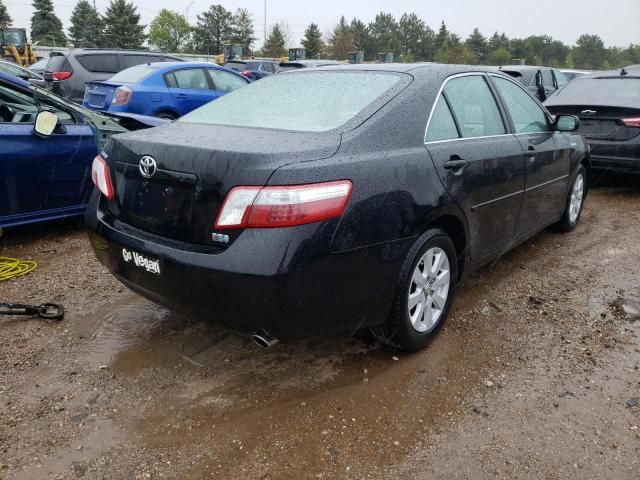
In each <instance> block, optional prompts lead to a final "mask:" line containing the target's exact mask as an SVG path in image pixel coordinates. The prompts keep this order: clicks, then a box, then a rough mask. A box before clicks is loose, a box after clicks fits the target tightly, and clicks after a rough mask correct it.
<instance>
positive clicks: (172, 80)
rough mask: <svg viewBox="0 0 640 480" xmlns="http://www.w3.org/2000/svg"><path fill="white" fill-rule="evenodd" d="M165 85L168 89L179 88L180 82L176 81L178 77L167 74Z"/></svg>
mask: <svg viewBox="0 0 640 480" xmlns="http://www.w3.org/2000/svg"><path fill="white" fill-rule="evenodd" d="M164 83H166V84H167V87H169V88H178V82H177V80H176V76H175V75H174V74H173V73H166V74H165V76H164Z"/></svg>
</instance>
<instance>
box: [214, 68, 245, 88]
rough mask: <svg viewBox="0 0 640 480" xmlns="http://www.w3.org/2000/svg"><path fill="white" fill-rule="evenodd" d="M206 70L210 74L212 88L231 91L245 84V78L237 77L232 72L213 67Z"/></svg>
mask: <svg viewBox="0 0 640 480" xmlns="http://www.w3.org/2000/svg"><path fill="white" fill-rule="evenodd" d="M208 70H209V75H211V78H212V79H213V84H214V86H215V87H214V88H215V89H216V90H222V91H223V92H231V91H232V90H235V89H236V88H240V87H244V86H245V85H246V84H247V82H246V81H245V80H243V79H242V78H238V77H237V76H236V75H234V74H233V73H229V72H225V71H223V70H217V69H215V68H209V69H208Z"/></svg>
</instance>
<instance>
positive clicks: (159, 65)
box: [129, 62, 224, 70]
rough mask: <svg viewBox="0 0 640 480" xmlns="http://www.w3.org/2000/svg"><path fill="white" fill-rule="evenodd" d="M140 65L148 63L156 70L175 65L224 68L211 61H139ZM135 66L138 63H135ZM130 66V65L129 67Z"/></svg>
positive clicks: (167, 68) (168, 68) (166, 68)
mask: <svg viewBox="0 0 640 480" xmlns="http://www.w3.org/2000/svg"><path fill="white" fill-rule="evenodd" d="M140 65H148V66H150V67H152V68H157V69H158V70H170V69H172V68H175V67H180V68H185V67H186V68H189V67H207V68H211V67H214V68H224V67H222V66H220V65H218V64H217V63H211V62H150V63H141V64H140ZM135 66H136V67H137V66H138V65H135ZM129 68H131V67H129Z"/></svg>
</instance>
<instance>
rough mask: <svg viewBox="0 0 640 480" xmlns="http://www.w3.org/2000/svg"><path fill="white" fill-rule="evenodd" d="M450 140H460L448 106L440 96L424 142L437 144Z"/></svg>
mask: <svg viewBox="0 0 640 480" xmlns="http://www.w3.org/2000/svg"><path fill="white" fill-rule="evenodd" d="M452 138H460V135H459V134H458V128H457V127H456V122H455V121H454V120H453V115H451V110H449V105H447V101H446V100H445V99H444V97H443V96H442V95H440V97H439V98H438V101H437V102H436V106H435V108H434V109H433V114H432V115H431V120H430V121H429V127H428V129H427V134H426V136H425V139H424V141H425V142H437V141H439V140H451V139H452Z"/></svg>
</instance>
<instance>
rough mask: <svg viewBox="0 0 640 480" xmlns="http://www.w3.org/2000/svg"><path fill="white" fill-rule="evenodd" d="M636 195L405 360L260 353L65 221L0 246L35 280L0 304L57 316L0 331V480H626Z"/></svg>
mask: <svg viewBox="0 0 640 480" xmlns="http://www.w3.org/2000/svg"><path fill="white" fill-rule="evenodd" d="M637 185H638V183H637V182H636V183H634V182H633V181H631V182H627V183H626V184H624V183H623V184H611V185H605V186H603V187H601V188H598V189H596V190H593V191H592V192H591V193H590V196H589V198H588V199H587V203H586V206H585V211H584V213H583V218H582V222H581V224H580V225H579V227H578V229H577V230H576V231H575V232H573V233H570V234H559V233H554V232H551V231H549V232H544V233H542V234H540V235H538V236H536V237H535V238H534V239H532V240H531V241H529V242H527V243H526V244H524V245H522V246H520V247H519V248H517V249H516V250H515V251H513V252H511V253H510V254H508V255H507V256H506V257H504V258H503V259H502V260H501V261H500V262H498V263H497V264H495V265H493V266H491V267H489V268H485V269H484V270H482V271H481V272H480V273H479V274H477V275H474V276H473V277H472V278H471V279H469V280H467V281H466V282H465V284H464V285H463V286H462V287H461V288H460V289H459V290H458V297H457V299H456V301H455V304H454V309H453V311H452V315H451V317H450V318H449V321H448V323H447V324H446V325H445V328H444V329H443V330H442V331H441V334H440V335H439V336H438V337H437V339H436V340H435V341H434V342H433V343H432V344H431V346H430V347H429V348H427V349H426V350H424V351H423V352H420V353H417V354H413V355H407V354H404V353H400V352H395V351H393V350H391V349H389V348H386V347H381V346H379V345H377V344H375V343H369V342H367V341H366V340H360V339H352V338H327V339H310V340H305V341H299V342H293V343H287V344H279V345H277V346H275V347H273V348H271V349H269V350H261V349H259V348H258V347H256V346H255V345H254V344H252V343H251V342H249V341H248V340H245V339H242V338H239V337H237V336H235V335H233V334H231V333H229V332H228V331H225V330H222V329H221V328H219V327H216V326H214V325H211V324H208V323H207V322H206V321H205V319H198V318H185V317H182V316H179V315H176V314H174V313H171V312H168V311H166V310H164V309H163V308H161V307H158V306H156V305H154V304H152V303H150V302H149V301H147V300H144V299H143V298H141V297H139V296H137V295H135V294H133V293H131V292H130V291H128V290H127V289H126V288H125V287H123V286H122V285H120V284H119V283H118V282H117V281H115V280H114V279H113V278H112V277H111V276H110V275H109V274H108V273H107V272H106V270H105V269H104V268H103V267H101V266H100V265H99V264H98V262H97V261H96V260H95V259H94V256H93V253H92V252H91V250H90V247H89V243H88V240H87V238H86V235H85V234H84V233H83V232H82V230H80V229H78V228H76V227H74V226H70V225H69V224H62V225H43V226H40V227H38V228H35V229H28V230H24V231H22V230H20V231H11V232H5V236H4V237H3V238H2V239H0V255H5V256H6V255H9V256H16V257H21V258H32V259H35V260H37V261H38V263H39V268H38V269H37V270H36V271H35V272H33V273H32V274H29V275H26V276H24V277H20V278H17V279H14V280H11V281H9V282H3V283H0V301H2V300H5V301H15V302H36V303H39V302H43V301H53V302H60V303H63V304H64V305H65V307H66V310H67V315H66V317H65V319H64V320H63V321H62V322H60V323H55V324H49V323H46V322H44V321H42V320H36V319H33V320H32V319H29V320H24V319H17V318H8V317H4V318H0V478H7V479H8V478H12V479H40V478H55V479H76V478H87V479H102V478H104V479H147V478H151V479H156V478H166V479H178V478H179V479H201V478H216V479H231V480H233V479H307V478H311V479H315V478H324V479H336V478H340V479H342V478H345V479H350V478H353V479H362V478H372V479H414V478H415V479H434V478H435V479H439V478H442V479H445V478H446V479H485V478H504V479H536V480H537V479H566V478H579V479H603V478H607V479H638V478H640V430H639V425H640V404H638V397H640V321H638V320H640V277H639V269H640V208H639V207H640V186H637Z"/></svg>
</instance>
